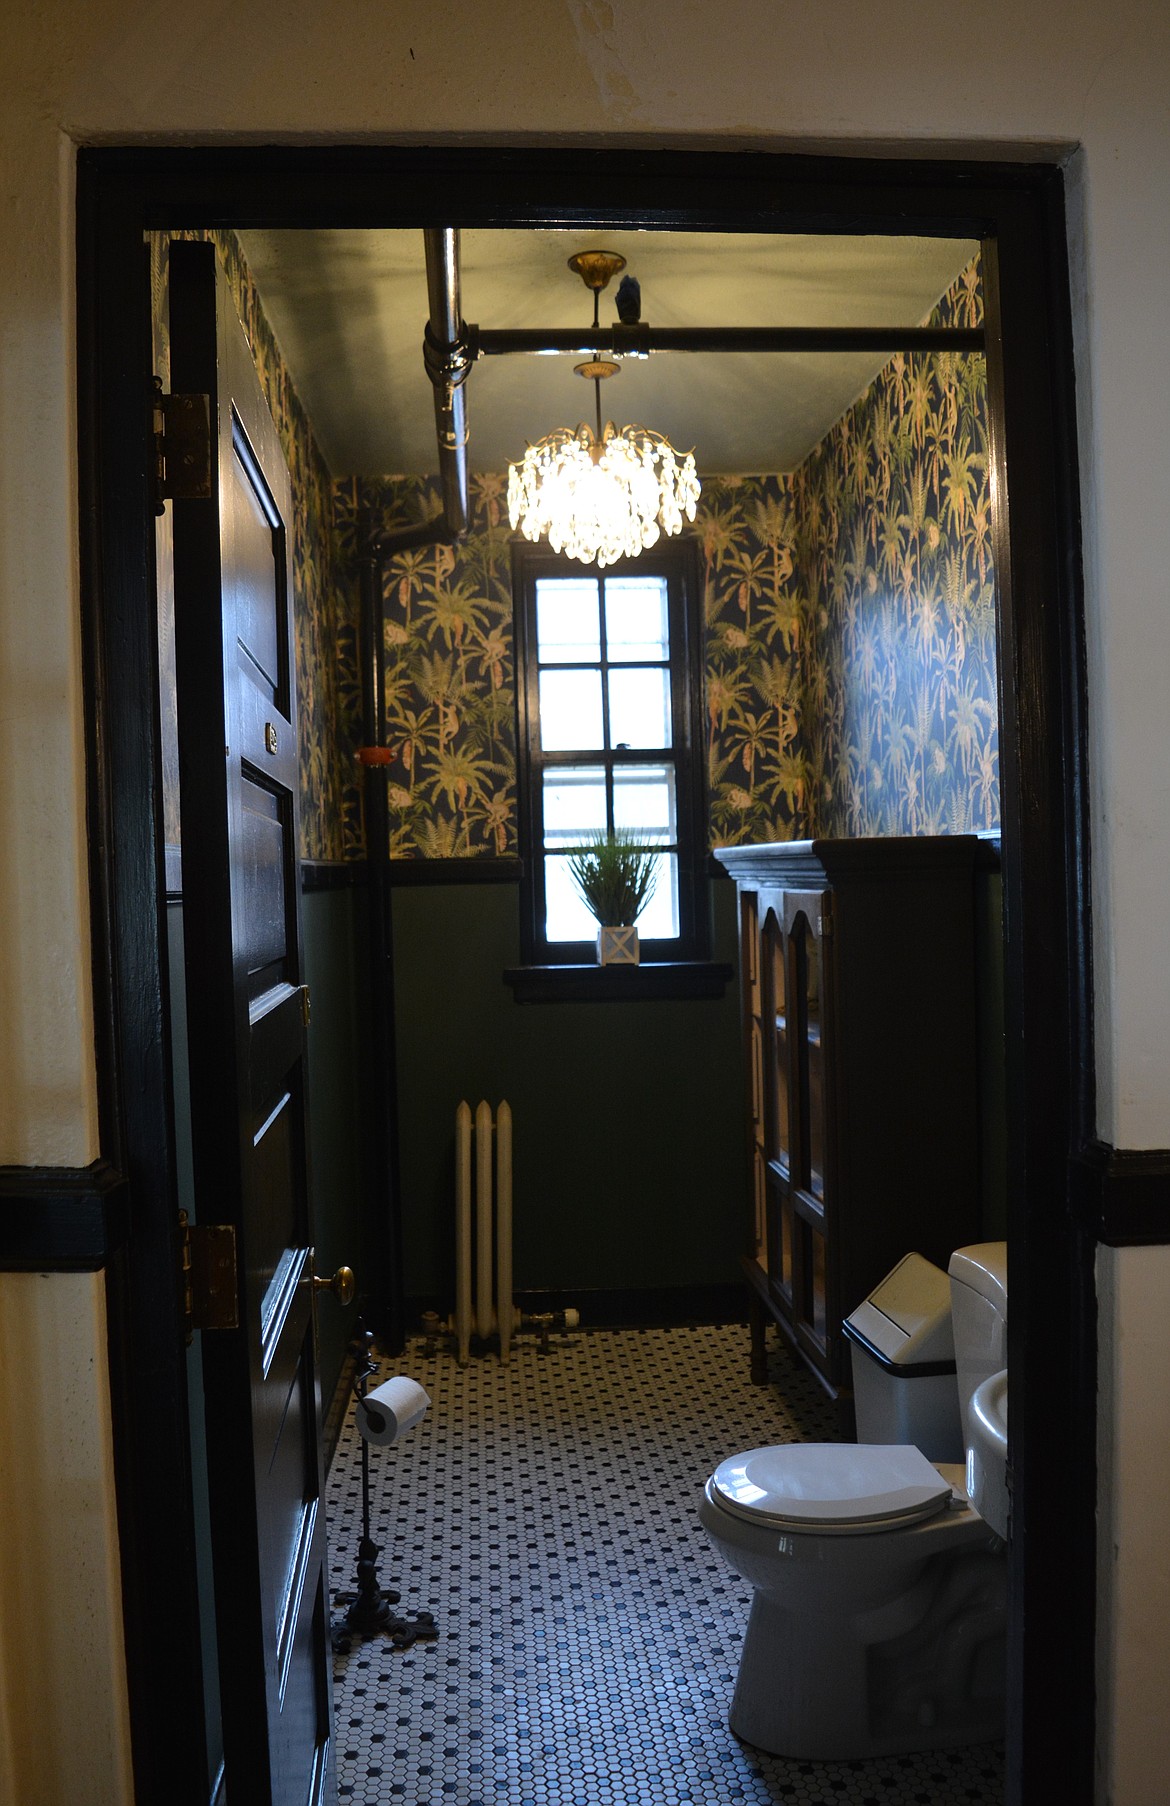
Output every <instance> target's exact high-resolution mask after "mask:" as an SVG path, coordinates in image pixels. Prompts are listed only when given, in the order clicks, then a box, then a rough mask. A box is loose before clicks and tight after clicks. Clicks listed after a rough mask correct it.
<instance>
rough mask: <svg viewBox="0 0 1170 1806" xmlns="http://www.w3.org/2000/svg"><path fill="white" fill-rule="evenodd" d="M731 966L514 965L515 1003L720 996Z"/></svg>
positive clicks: (508, 975)
mask: <svg viewBox="0 0 1170 1806" xmlns="http://www.w3.org/2000/svg"><path fill="white" fill-rule="evenodd" d="M731 977H732V968H731V967H730V966H729V965H726V964H724V963H723V962H722V961H719V960H707V959H695V960H653V961H647V962H646V964H645V965H638V966H597V965H590V966H513V967H511V968H510V969H509V970H508V971H506V972H505V973H504V983H505V984H506V985H511V987H512V995H513V998H514V999H515V1001H516V1002H517V1003H651V1002H655V1001H659V1000H663V999H669V1000H671V1001H672V1002H677V1001H680V1000H698V999H703V998H718V997H722V995H723V993H724V991H725V990H726V988H727V985H728V984H729V982H730V980H731Z"/></svg>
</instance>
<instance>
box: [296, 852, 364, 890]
mask: <svg viewBox="0 0 1170 1806" xmlns="http://www.w3.org/2000/svg"><path fill="white" fill-rule="evenodd" d="M368 879H369V865H368V863H367V861H366V860H364V859H302V860H301V891H302V894H304V893H305V892H308V891H316V890H356V889H357V887H358V886H359V885H362V884H365V883H366V882H367V881H368Z"/></svg>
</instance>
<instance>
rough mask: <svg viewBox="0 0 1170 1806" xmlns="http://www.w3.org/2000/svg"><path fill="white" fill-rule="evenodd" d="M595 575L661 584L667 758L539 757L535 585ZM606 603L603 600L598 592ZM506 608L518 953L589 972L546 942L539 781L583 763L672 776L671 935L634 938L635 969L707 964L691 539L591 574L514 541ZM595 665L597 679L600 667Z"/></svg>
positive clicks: (591, 569) (698, 628)
mask: <svg viewBox="0 0 1170 1806" xmlns="http://www.w3.org/2000/svg"><path fill="white" fill-rule="evenodd" d="M587 574H588V575H595V576H596V577H597V578H598V580H599V581H600V582H601V583H602V584H604V583H605V581H606V580H607V579H609V578H613V577H631V576H664V577H665V578H666V583H667V608H668V618H669V623H670V661H669V664H670V673H671V724H672V740H671V745H670V746H669V747H668V748H665V749H664V748H662V747H657V748H649V749H647V750H645V751H626V752H623V753H622V754H621V755H620V757H619V755H618V753H617V751H616V749H604V750H599V749H597V748H592V747H587V748H581V749H580V750H565V751H557V752H554V753H546V752H545V751H544V749H543V747H542V745H541V739H540V705H539V690H538V679H539V666H538V662H537V656H536V644H537V641H536V585H537V582H538V580H539V579H542V578H548V577H577V578H580V577H582V576H584V575H587ZM603 593H604V592H603ZM512 606H513V622H514V635H515V648H516V718H517V719H516V788H517V803H518V824H519V833H520V850H521V853H522V855H523V859H524V876H523V878H522V880H521V885H520V946H521V957H522V959H523V961H524V963H525V965H526V966H530V967H531V966H572V965H587V964H590V963H595V962H596V959H597V949H596V945H595V943H594V942H593V941H550V940H549V939H548V938H547V936H546V934H545V885H544V811H543V778H544V772H545V771H546V769H548V768H550V767H552V766H555V765H574V764H581V763H584V762H586V761H588V763H589V764H590V765H594V766H598V765H603V766H605V767H606V768H607V770H612V768H613V767H614V766H615V765H637V764H648V765H662V764H665V763H673V764H674V767H675V808H676V812H677V832H678V906H679V933H678V935H677V936H675V937H674V938H672V939H670V940H663V939H658V938H653V939H649V938H642V939H641V941H640V952H641V959H642V962H643V963H644V964H648V965H666V964H672V963H681V962H690V961H697V960H707V959H709V958H710V952H711V919H710V898H709V895H708V885H707V866H708V856H709V855H708V844H707V843H708V825H707V824H708V816H707V786H706V769H705V757H704V740H703V606H702V563H701V557H700V550H699V544H698V541H697V540H696V539H695V538H693V537H691V536H683V537H681V538H678V539H672V540H669V541H667V542H665V543H664V544H662V545H658V546H654V547H652V548H651V549H650V550H649V551H646V552H643V553H641V554H640V555H639V556H638V557H636V558H623V559H619V560H618V561H617V562H616V563H614V564H611V565H607V566H606V567H605V569H604V570H601V571H599V570H597V568H596V567H595V566H593V565H583V564H582V563H581V562H580V561H579V560H578V559H573V558H568V557H566V556H565V554H564V553H558V552H553V551H550V549H549V548H548V547H547V546H544V545H533V544H530V543H528V542H526V541H514V542H513V546H512ZM599 662H601V663H602V668H603V669H604V668H605V667H604V661H599Z"/></svg>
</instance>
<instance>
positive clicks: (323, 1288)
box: [313, 1267, 357, 1309]
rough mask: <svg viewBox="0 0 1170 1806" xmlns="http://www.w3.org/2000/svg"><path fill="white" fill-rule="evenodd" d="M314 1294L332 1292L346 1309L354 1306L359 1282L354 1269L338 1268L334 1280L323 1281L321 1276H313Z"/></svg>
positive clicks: (315, 1274)
mask: <svg viewBox="0 0 1170 1806" xmlns="http://www.w3.org/2000/svg"><path fill="white" fill-rule="evenodd" d="M313 1290H314V1292H332V1293H333V1296H334V1297H335V1298H336V1300H337V1302H338V1304H340V1305H341V1306H342V1308H343V1309H344V1307H345V1306H346V1305H347V1304H352V1303H353V1301H354V1298H355V1297H356V1295H357V1280H356V1279H355V1278H354V1276H353V1268H352V1267H338V1269H337V1271H336V1273H335V1274H334V1275H333V1278H332V1279H322V1278H321V1277H320V1275H319V1274H317V1273H314V1275H313Z"/></svg>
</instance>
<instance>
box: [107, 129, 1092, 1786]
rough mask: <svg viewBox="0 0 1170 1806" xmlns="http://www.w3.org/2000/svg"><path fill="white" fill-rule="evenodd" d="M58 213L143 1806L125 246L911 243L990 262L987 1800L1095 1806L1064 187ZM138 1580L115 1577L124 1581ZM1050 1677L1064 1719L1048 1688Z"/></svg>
mask: <svg viewBox="0 0 1170 1806" xmlns="http://www.w3.org/2000/svg"><path fill="white" fill-rule="evenodd" d="M534 152H538V154H534ZM601 195H606V196H620V205H618V204H614V205H611V206H606V207H604V208H601V207H599V206H598V204H597V197H598V196H601ZM78 208H79V214H78V235H79V236H78V287H79V316H78V320H79V360H80V381H81V390H80V420H81V485H82V492H81V502H82V517H81V518H82V560H83V567H82V568H83V609H84V618H83V635H84V647H85V659H86V685H87V703H88V746H89V825H90V844H91V885H92V899H93V924H94V927H93V933H94V953H95V986H96V997H97V1020H98V1025H99V1026H98V1033H97V1042H98V1045H97V1053H98V1068H99V1075H100V1081H99V1082H100V1100H99V1101H100V1125H101V1136H102V1152H103V1155H104V1156H105V1157H106V1158H107V1159H108V1160H110V1161H111V1162H112V1163H113V1164H114V1165H115V1166H117V1167H118V1168H120V1169H121V1171H122V1172H123V1173H124V1174H125V1175H126V1176H127V1178H128V1181H129V1185H130V1191H131V1200H132V1203H131V1229H130V1234H129V1238H128V1241H127V1243H126V1245H125V1247H124V1249H123V1250H122V1251H121V1252H120V1254H119V1256H118V1257H117V1259H116V1260H115V1262H114V1263H113V1264H112V1265H111V1267H110V1268H109V1272H108V1287H107V1292H108V1301H109V1317H110V1361H111V1374H112V1387H113V1397H114V1412H115V1418H114V1422H115V1460H116V1477H117V1485H118V1509H119V1526H120V1537H121V1545H122V1549H123V1583H124V1590H125V1610H126V1646H127V1659H128V1666H129V1683H130V1702H131V1725H132V1737H133V1750H134V1763H135V1775H136V1785H137V1790H138V1798H139V1799H140V1800H142V1801H143V1802H144V1803H145V1802H147V1801H153V1800H156V1799H162V1798H165V1799H168V1800H170V1801H173V1802H174V1803H175V1806H187V1802H188V1801H190V1802H191V1806H196V1803H198V1806H205V1802H206V1799H207V1793H206V1790H205V1789H204V1788H203V1786H202V1781H201V1779H200V1778H199V1777H200V1775H201V1770H202V1767H203V1755H202V1744H203V1738H202V1714H201V1708H200V1703H199V1702H200V1697H201V1683H200V1678H199V1659H198V1641H197V1599H196V1592H195V1580H194V1555H193V1533H192V1519H191V1484H190V1473H189V1457H188V1452H187V1435H186V1416H185V1413H186V1395H185V1375H184V1369H183V1358H182V1357H183V1349H182V1342H181V1337H180V1336H179V1335H178V1333H177V1311H176V1308H175V1303H176V1278H175V1274H176V1259H175V1247H174V1237H175V1229H174V1224H175V1212H174V1209H173V1205H174V1196H175V1192H174V1170H173V1157H172V1151H171V1140H172V1129H171V1120H170V1103H169V1089H170V1074H169V1069H168V1054H167V1035H166V1032H165V1030H166V1025H167V996H166V986H165V982H164V971H163V966H162V956H161V950H162V948H163V946H164V944H165V943H164V923H163V920H162V913H163V907H164V905H163V899H164V896H165V886H164V881H163V870H162V858H163V849H162V835H161V823H160V795H161V782H160V762H159V724H158V711H157V695H156V679H155V671H156V647H155V624H154V607H153V587H154V585H153V568H152V551H151V521H152V516H151V514H150V509H149V487H148V482H149V479H148V468H147V464H148V460H147V456H146V434H145V423H146V418H147V415H146V405H145V397H146V393H147V379H148V358H149V336H148V331H147V324H148V323H147V308H146V287H147V285H146V283H145V282H144V280H143V267H142V235H143V232H144V231H147V230H150V229H172V230H173V229H177V228H180V227H185V226H186V227H209V226H225V227H233V226H235V227H245V226H257V227H258V226H265V227H281V226H283V227H294V226H310V225H318V226H333V227H341V226H351V227H359V226H404V227H418V228H422V227H424V226H427V225H435V224H439V223H441V224H445V225H446V224H450V225H459V226H465V227H473V226H548V225H565V226H582V227H584V226H596V227H603V226H609V227H611V228H612V227H623V226H630V227H634V226H658V227H661V228H667V227H669V228H673V229H676V230H677V229H681V230H686V229H688V228H689V229H692V230H712V231H736V230H751V231H767V230H783V231H791V232H818V231H837V232H846V231H856V232H861V233H880V232H889V233H928V234H940V235H947V236H962V237H972V238H979V239H981V240H983V242H984V269H985V286H986V291H987V347H988V381H989V399H990V415H991V419H992V426H993V431H992V441H991V453H992V463H993V478H994V482H995V491H994V493H995V495H996V497H997V506H996V520H995V535H996V548H995V549H996V561H997V570H998V573H999V579H1000V586H999V587H1000V594H999V664H1000V685H1001V725H1002V737H1001V801H1002V820H1003V829H1002V844H1003V868H1004V880H1005V884H1004V903H1005V929H1006V950H1005V951H1006V970H1007V1011H1008V1014H1007V1057H1008V1097H1009V1110H1010V1120H1009V1125H1008V1135H1009V1170H1010V1171H1011V1173H1012V1175H1013V1180H1014V1183H1013V1187H1012V1195H1011V1198H1010V1201H1009V1237H1010V1242H1011V1262H1012V1298H1013V1309H1012V1313H1011V1321H1010V1327H1009V1360H1010V1364H1011V1369H1012V1381H1013V1384H1012V1442H1013V1466H1014V1473H1013V1486H1014V1493H1013V1498H1014V1521H1015V1535H1014V1537H1013V1546H1012V1551H1011V1558H1010V1570H1009V1571H1010V1590H1011V1599H1012V1606H1013V1611H1012V1636H1011V1644H1010V1655H1009V1664H1010V1673H1009V1722H1008V1738H1009V1760H1008V1777H1009V1778H1008V1796H1007V1797H1008V1801H1009V1806H1022V1803H1023V1802H1025V1801H1033V1800H1036V1799H1039V1798H1041V1797H1043V1798H1053V1799H1060V1800H1062V1801H1064V1802H1067V1803H1068V1806H1080V1803H1082V1802H1083V1803H1084V1806H1088V1803H1089V1802H1090V1801H1091V1799H1092V1792H1093V1744H1094V1614H1095V1591H1096V1581H1095V1557H1096V1540H1095V1514H1096V1457H1095V1409H1096V1355H1097V1351H1096V1307H1095V1294H1094V1283H1093V1266H1094V1254H1095V1235H1094V1232H1093V1226H1092V1223H1091V1221H1090V1220H1089V1219H1088V1217H1087V1216H1086V1213H1085V1212H1084V1211H1083V1209H1080V1208H1078V1205H1077V1201H1076V1200H1077V1195H1078V1194H1077V1187H1076V1173H1077V1170H1078V1167H1079V1166H1082V1165H1083V1163H1084V1161H1085V1160H1086V1159H1089V1158H1091V1155H1092V1150H1093V1145H1094V1144H1093V1140H1092V1137H1093V1132H1094V1121H1093V1111H1094V1084H1093V1047H1092V1009H1091V997H1092V989H1091V964H1090V961H1091V948H1090V939H1089V931H1090V921H1089V864H1088V812H1087V781H1086V774H1087V765H1086V737H1085V716H1084V707H1085V679H1084V646H1083V637H1084V636H1083V601H1082V586H1081V566H1080V520H1079V497H1078V483H1077V458H1076V432H1075V414H1074V389H1073V356H1072V331H1071V320H1070V313H1069V293H1068V264H1067V245H1066V233H1065V220H1064V195H1063V178H1062V176H1061V173H1060V170H1059V169H1058V168H1057V167H1056V166H1054V165H1047V164H1013V163H993V162H982V163H968V162H960V161H949V160H947V161H926V160H921V161H901V160H879V159H873V158H868V157H858V158H856V159H853V158H846V157H836V158H814V157H801V156H795V155H789V154H785V155H773V154H769V153H741V152H726V151H720V150H717V149H713V150H710V151H708V150H702V151H695V150H688V151H652V150H647V149H645V148H642V147H633V146H632V147H630V148H625V149H621V150H604V151H596V150H590V149H586V148H549V147H547V146H545V145H533V146H531V147H525V148H514V147H513V148H509V149H490V148H484V147H478V148H474V149H466V148H448V147H436V148H420V147H417V146H412V147H409V148H404V147H393V146H389V147H369V146H363V147H360V148H354V147H330V148H320V147H318V148H288V147H264V148H256V147H244V146H240V147H236V146H223V147H218V148H215V149H184V150H172V149H156V148H150V149H139V148H129V147H128V148H102V149H91V150H83V151H82V152H81V153H80V155H79V170H78ZM421 317H422V315H421V313H420V320H421ZM472 418H473V430H474V414H473V416H472ZM1009 472H1010V484H1011V493H1010V510H1009V507H1008V505H1007V494H1008V491H1007V479H1008V473H1009ZM1009 512H1010V518H1009ZM147 701H150V702H153V705H154V706H153V707H150V706H144V703H145V702H147ZM1056 1473H1059V1474H1060V1477H1061V1480H1060V1487H1059V1494H1060V1498H1059V1503H1058V1505H1056V1507H1055V1509H1054V1501H1053V1495H1052V1484H1051V1476H1052V1475H1053V1474H1056ZM131 1550H132V1551H133V1552H134V1556H135V1560H134V1561H133V1562H130V1561H128V1560H126V1559H125V1557H126V1553H127V1552H128V1551H131ZM163 1600H165V1601H166V1606H167V1611H166V1621H165V1624H163V1625H160V1623H159V1608H160V1602H161V1601H163ZM1054 1651H1059V1652H1060V1668H1061V1682H1062V1684H1061V1687H1060V1689H1059V1690H1057V1689H1053V1688H1052V1687H1051V1684H1050V1679H1051V1665H1052V1660H1053V1652H1054ZM180 1700H189V1701H190V1702H191V1710H190V1713H189V1714H188V1713H186V1712H183V1711H179V1710H177V1709H176V1706H177V1702H178V1701H180Z"/></svg>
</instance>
